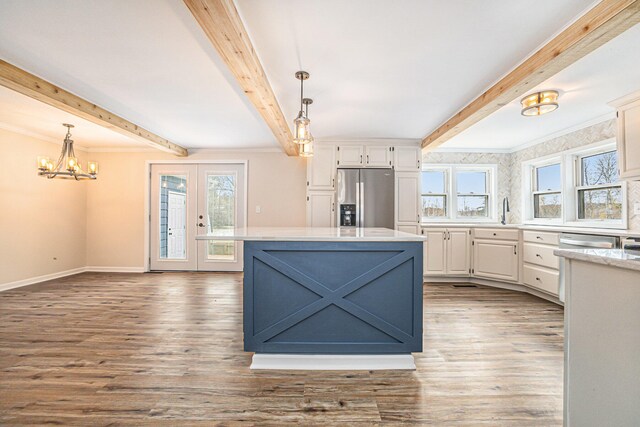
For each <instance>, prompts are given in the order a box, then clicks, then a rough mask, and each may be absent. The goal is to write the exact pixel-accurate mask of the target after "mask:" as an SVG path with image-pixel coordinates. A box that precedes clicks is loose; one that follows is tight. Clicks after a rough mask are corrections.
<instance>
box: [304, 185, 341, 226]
mask: <svg viewBox="0 0 640 427" xmlns="http://www.w3.org/2000/svg"><path fill="white" fill-rule="evenodd" d="M334 216H335V200H334V193H332V192H329V191H310V192H309V193H308V195H307V227H333V224H334V223H335V222H334Z"/></svg>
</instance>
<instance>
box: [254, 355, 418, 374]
mask: <svg viewBox="0 0 640 427" xmlns="http://www.w3.org/2000/svg"><path fill="white" fill-rule="evenodd" d="M251 369H274V370H305V371H374V370H388V369H402V370H415V369H416V364H415V361H414V360H413V355H411V354H353V355H352V354H349V355H347V354H264V353H256V354H254V355H253V358H252V360H251Z"/></svg>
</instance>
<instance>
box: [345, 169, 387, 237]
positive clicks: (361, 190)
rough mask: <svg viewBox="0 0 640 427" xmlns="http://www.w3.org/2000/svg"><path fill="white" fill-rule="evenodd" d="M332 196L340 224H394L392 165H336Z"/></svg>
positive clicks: (361, 225)
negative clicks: (334, 197)
mask: <svg viewBox="0 0 640 427" xmlns="http://www.w3.org/2000/svg"><path fill="white" fill-rule="evenodd" d="M336 197H337V199H338V200H337V205H338V209H336V211H337V212H338V225H339V226H340V227H385V228H391V229H393V228H395V224H394V171H393V169H338V191H337V193H336Z"/></svg>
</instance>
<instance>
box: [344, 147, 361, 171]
mask: <svg viewBox="0 0 640 427" xmlns="http://www.w3.org/2000/svg"><path fill="white" fill-rule="evenodd" d="M338 166H339V167H349V166H353V167H360V166H364V146H362V145H341V146H339V147H338Z"/></svg>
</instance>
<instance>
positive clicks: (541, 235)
mask: <svg viewBox="0 0 640 427" xmlns="http://www.w3.org/2000/svg"><path fill="white" fill-rule="evenodd" d="M522 239H523V240H524V241H525V242H532V243H543V244H545V245H558V244H559V243H560V240H559V239H560V238H559V236H558V233H547V232H544V231H535V230H523V231H522Z"/></svg>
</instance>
